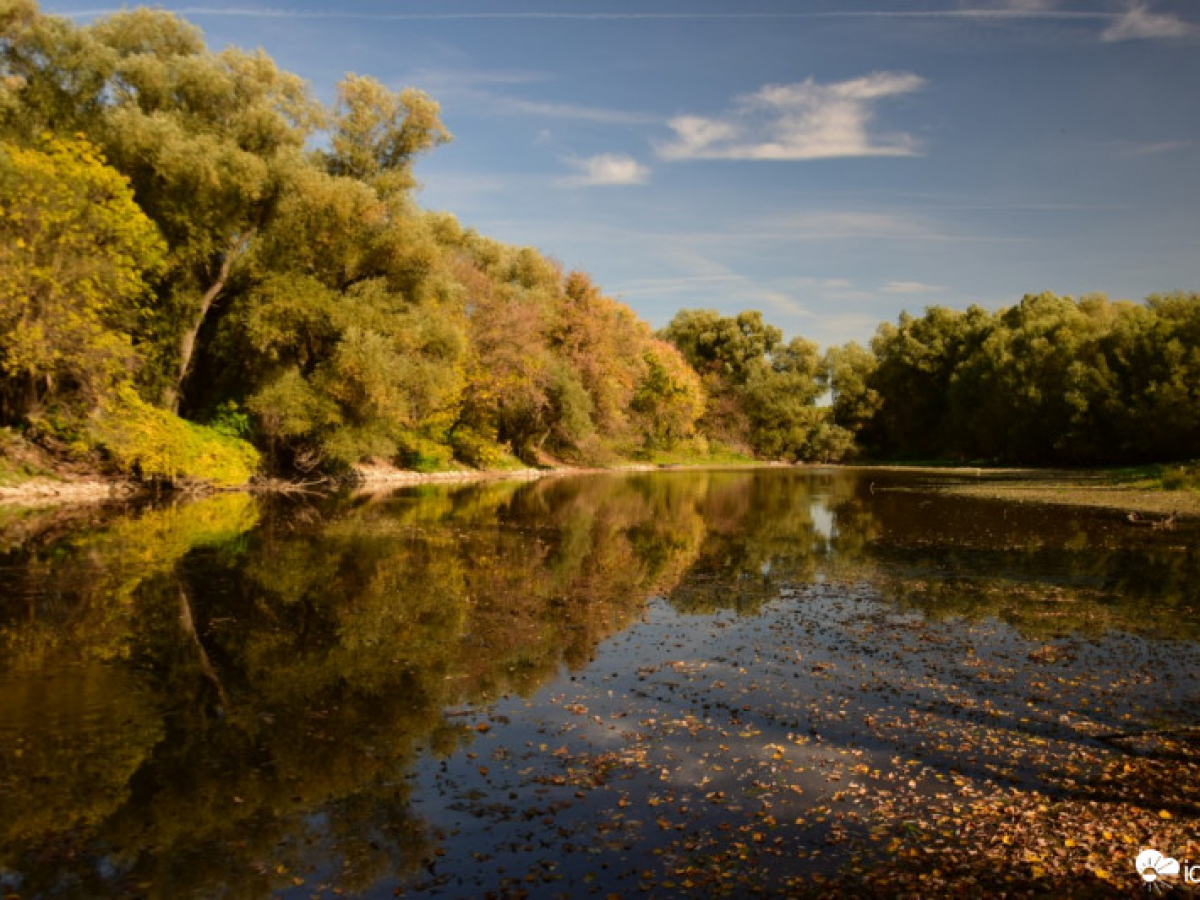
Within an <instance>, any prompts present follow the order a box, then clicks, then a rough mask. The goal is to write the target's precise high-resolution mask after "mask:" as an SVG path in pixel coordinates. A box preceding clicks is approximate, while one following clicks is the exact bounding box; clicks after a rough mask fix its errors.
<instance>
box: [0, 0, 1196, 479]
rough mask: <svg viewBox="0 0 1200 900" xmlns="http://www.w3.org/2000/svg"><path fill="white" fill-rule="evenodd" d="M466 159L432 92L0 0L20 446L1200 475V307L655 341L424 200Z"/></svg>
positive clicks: (162, 465) (405, 460)
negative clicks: (452, 161) (866, 340)
mask: <svg viewBox="0 0 1200 900" xmlns="http://www.w3.org/2000/svg"><path fill="white" fill-rule="evenodd" d="M448 140H450V134H449V132H448V131H447V130H446V128H445V126H444V124H443V123H442V121H441V114H440V108H439V106H438V103H437V102H436V101H435V100H434V99H433V98H431V97H429V96H428V95H426V94H424V93H423V92H421V91H419V90H417V89H414V88H407V89H404V90H400V91H396V90H392V89H390V88H388V87H385V86H384V85H382V84H380V83H379V82H378V81H376V80H374V79H372V78H370V77H369V76H365V75H359V74H347V75H346V76H345V77H344V78H343V80H342V81H341V82H340V84H338V85H337V91H336V99H335V100H334V102H333V103H331V104H323V103H321V102H319V101H318V100H317V99H316V97H315V95H314V93H313V91H312V90H311V89H310V87H309V86H308V85H307V84H306V83H305V82H304V81H303V80H302V79H300V78H299V77H297V76H296V75H294V74H292V73H290V72H287V71H284V70H282V69H280V68H279V67H278V66H277V65H276V64H275V62H274V61H273V60H272V59H271V58H270V57H269V56H267V55H266V54H265V53H264V52H262V51H253V52H250V51H244V50H238V49H234V48H229V49H225V50H220V51H213V50H211V49H209V48H208V46H207V45H206V43H205V40H204V36H203V34H202V33H201V32H200V30H199V29H197V28H196V27H195V26H194V25H192V24H190V23H188V22H187V21H185V20H184V19H182V18H180V17H179V16H176V15H173V14H171V13H168V12H165V11H162V10H151V9H144V8H138V9H132V10H125V11H122V12H119V13H115V14H113V15H109V16H105V17H101V18H98V19H96V20H95V21H93V22H91V23H89V24H83V25H77V24H74V23H73V22H71V21H69V20H67V19H63V18H58V17H55V16H49V15H44V14H42V13H41V12H40V10H39V9H38V7H37V5H36V3H35V2H33V0H0V426H3V427H18V428H23V429H26V430H28V431H29V432H30V433H31V434H32V435H33V436H34V437H35V438H37V437H38V436H41V437H43V438H47V439H51V440H52V442H54V443H55V445H56V446H60V447H61V446H63V444H64V441H65V443H66V444H67V445H69V446H70V447H73V448H76V449H77V450H79V452H83V453H93V452H99V453H101V454H102V455H104V456H107V458H108V459H109V461H110V462H111V463H112V464H113V465H115V466H116V467H117V468H124V469H126V470H129V469H131V468H133V469H134V470H135V471H137V472H139V473H140V474H142V475H143V476H146V477H163V478H167V479H171V478H175V477H178V476H179V475H180V474H183V475H187V472H188V467H189V466H190V465H192V463H185V462H181V460H202V459H213V458H216V457H214V456H213V454H216V455H217V456H220V457H221V459H222V462H221V464H220V465H219V466H217V468H219V469H220V470H221V471H223V472H226V473H227V475H226V478H227V479H233V478H235V477H236V476H235V475H234V474H233V473H239V472H243V471H245V470H246V467H247V465H250V464H251V463H252V461H253V460H255V459H257V457H256V456H255V455H254V453H253V451H251V450H250V449H249V448H248V447H239V446H237V442H238V441H249V442H251V443H253V444H254V445H255V446H256V447H257V448H258V450H260V451H262V452H263V458H264V459H265V460H266V462H267V464H268V465H270V466H271V467H272V468H273V469H274V470H276V471H279V472H284V473H286V472H296V471H300V472H309V471H327V472H328V471H336V470H339V469H345V468H346V467H349V466H354V465H356V464H360V463H364V462H369V461H376V460H384V461H391V462H395V463H398V464H400V465H404V466H415V467H418V468H442V467H445V466H447V465H452V464H454V463H456V462H457V463H462V464H466V465H471V466H484V467H491V466H497V465H505V464H514V465H515V464H517V461H518V460H521V461H524V462H525V463H537V462H552V461H554V460H567V461H577V462H592V463H594V462H604V461H607V460H613V459H619V458H628V457H630V456H634V455H641V456H647V455H653V454H660V453H662V452H664V451H666V452H671V451H679V452H681V453H685V454H691V455H692V456H700V457H703V455H704V454H705V453H708V452H710V451H712V450H714V449H719V448H721V447H725V448H732V449H734V450H735V451H739V452H741V453H744V454H748V455H755V456H758V457H763V458H772V459H786V460H837V459H841V458H845V457H848V456H851V455H854V454H859V455H864V456H867V457H871V458H880V459H883V458H912V459H916V458H925V459H933V458H950V459H968V458H969V459H981V460H1002V461H1020V462H1038V463H1042V462H1044V463H1093V462H1107V461H1140V460H1151V459H1171V458H1185V457H1193V456H1200V394H1198V392H1200V387H1198V385H1200V302H1198V301H1197V295H1195V294H1183V293H1180V294H1172V295H1166V296H1156V297H1151V298H1149V299H1148V300H1147V301H1146V302H1145V303H1143V304H1135V303H1129V302H1110V301H1108V300H1107V299H1105V298H1103V297H1099V296H1095V297H1085V298H1082V299H1080V300H1074V299H1071V298H1066V297H1056V296H1054V295H1051V294H1038V295H1030V296H1027V297H1025V298H1024V299H1023V300H1021V302H1020V303H1018V304H1016V305H1014V306H1013V307H1011V308H1008V309H1003V310H998V311H994V312H992V311H988V310H985V309H982V308H980V307H977V306H972V307H970V308H968V309H966V310H954V309H948V308H942V307H932V308H930V309H928V310H926V311H925V312H924V313H923V314H922V315H920V316H913V315H909V314H907V313H905V314H903V315H901V316H900V318H899V320H898V322H897V323H895V324H891V323H885V324H883V325H881V326H880V327H879V330H878V332H877V333H876V335H875V338H874V339H873V340H872V341H871V346H870V348H864V347H862V346H859V345H857V344H849V345H846V346H845V347H833V348H830V349H828V350H827V351H826V352H825V353H824V355H822V354H821V353H820V351H819V349H818V347H817V346H816V345H815V344H814V343H812V342H811V341H808V340H806V339H804V338H803V337H798V336H792V337H790V338H787V339H785V335H784V334H783V332H782V331H781V330H780V329H779V328H777V327H775V326H774V325H771V324H769V323H767V322H766V321H764V319H763V316H762V314H761V313H759V312H756V311H753V310H747V311H743V312H740V313H737V314H736V315H723V314H721V313H718V312H716V311H713V310H704V309H694V310H683V311H681V312H679V313H678V314H677V315H676V316H675V317H674V319H673V320H672V321H671V322H670V323H669V324H668V325H667V326H666V328H664V329H662V330H661V332H659V333H657V334H656V333H654V332H653V330H652V329H651V328H650V326H649V325H648V324H647V323H646V322H644V321H642V320H640V319H639V318H638V317H637V316H636V315H635V314H634V313H633V311H632V310H630V309H629V308H628V307H627V306H625V305H623V304H622V303H620V302H618V301H616V300H614V299H613V298H611V297H608V296H606V295H605V294H604V292H603V290H602V289H601V288H600V287H599V286H598V285H596V284H595V283H594V282H593V281H592V279H591V278H590V277H589V276H588V275H587V274H586V273H584V272H581V271H564V270H563V268H562V267H561V266H560V265H559V264H557V263H556V262H555V261H553V260H551V259H549V258H547V257H546V256H545V255H544V254H543V253H541V252H539V251H537V250H535V249H533V248H529V247H516V246H510V245H506V244H503V243H500V242H497V241H494V240H491V239H489V238H487V237H486V236H483V235H481V234H478V233H477V232H475V231H474V230H472V229H470V228H464V227H463V226H462V225H460V224H459V223H458V222H457V221H456V220H455V219H454V218H453V217H452V216H450V215H448V214H446V213H440V212H434V211H429V210H425V209H422V208H421V207H420V206H419V205H418V204H417V203H416V200H415V198H414V188H415V187H416V185H417V180H416V176H415V173H414V166H415V164H416V162H417V160H418V159H419V158H420V157H421V155H422V154H424V153H427V152H430V151H433V150H434V149H436V148H437V147H438V146H439V145H441V144H443V143H445V142H446V141H448ZM175 414H182V415H183V416H186V417H187V418H188V419H189V420H191V422H192V423H193V425H194V426H195V427H189V428H184V427H176V424H175V423H174V422H173V420H172V418H171V417H172V416H173V415H175ZM204 426H212V427H211V428H209V429H208V430H204ZM197 429H200V430H197ZM151 434H152V435H153V440H150V439H149V438H147V440H148V442H149V444H150V445H153V448H154V449H153V451H152V452H151V451H149V450H147V451H146V452H137V450H136V448H134V447H133V446H132V443H136V441H137V436H138V435H151ZM131 442H132V443H131ZM231 442H233V443H231ZM176 443H181V445H182V446H174V444H176ZM195 464H196V465H199V463H195ZM151 473H157V474H151Z"/></svg>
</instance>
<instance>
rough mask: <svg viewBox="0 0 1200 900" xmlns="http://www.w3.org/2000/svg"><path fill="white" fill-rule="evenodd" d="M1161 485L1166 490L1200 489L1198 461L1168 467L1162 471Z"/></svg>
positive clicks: (1199, 466) (1199, 464) (1199, 465)
mask: <svg viewBox="0 0 1200 900" xmlns="http://www.w3.org/2000/svg"><path fill="white" fill-rule="evenodd" d="M1162 486H1163V488H1164V489H1165V490H1168V491H1200V463H1192V464H1191V465H1184V466H1175V467H1173V468H1171V469H1168V470H1167V471H1166V472H1164V473H1163V476H1162Z"/></svg>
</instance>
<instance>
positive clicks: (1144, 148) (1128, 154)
mask: <svg viewBox="0 0 1200 900" xmlns="http://www.w3.org/2000/svg"><path fill="white" fill-rule="evenodd" d="M1113 143H1114V145H1115V146H1116V151H1117V155H1118V156H1120V157H1122V158H1124V159H1137V158H1139V157H1143V156H1161V155H1163V154H1164V153H1174V152H1175V151H1176V150H1183V149H1184V148H1186V147H1190V146H1191V144H1190V143H1189V142H1188V141H1142V142H1139V141H1114V142H1113Z"/></svg>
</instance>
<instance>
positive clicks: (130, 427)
mask: <svg viewBox="0 0 1200 900" xmlns="http://www.w3.org/2000/svg"><path fill="white" fill-rule="evenodd" d="M88 434H89V437H90V439H91V441H92V443H93V444H95V445H96V446H97V447H99V448H100V449H101V450H103V451H104V452H105V453H106V454H107V456H108V457H109V459H111V460H112V462H113V463H114V464H115V465H116V467H117V468H118V469H119V470H120V471H122V472H124V473H126V474H128V475H132V476H134V477H136V478H140V479H144V480H146V481H164V482H168V483H177V482H186V481H194V482H206V483H210V484H214V485H218V486H223V487H231V486H235V485H240V484H245V483H246V482H248V481H249V480H250V479H251V478H252V477H253V476H254V473H255V472H256V471H257V470H258V467H259V462H260V459H259V455H258V451H257V450H255V449H254V448H253V447H252V446H250V445H249V444H247V443H246V442H245V441H243V440H240V439H238V438H236V437H231V436H229V435H226V434H221V433H220V432H218V431H215V430H214V429H212V428H206V427H205V426H203V425H197V424H195V423H193V422H188V421H185V420H184V419H181V418H179V417H178V416H176V415H174V414H173V413H170V412H167V411H166V410H163V409H158V408H156V407H153V406H150V405H149V404H147V403H146V402H145V401H144V400H142V398H141V397H139V396H138V394H137V392H136V391H135V390H134V389H133V388H132V387H131V386H129V385H126V386H124V387H122V388H121V389H119V390H118V391H117V393H116V395H115V396H114V397H113V398H112V399H110V400H108V401H107V402H105V403H104V405H103V406H101V408H100V409H99V411H98V412H97V413H96V414H95V415H93V416H92V418H91V420H90V421H89V424H88Z"/></svg>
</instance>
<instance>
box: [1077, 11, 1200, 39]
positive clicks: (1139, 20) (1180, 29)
mask: <svg viewBox="0 0 1200 900" xmlns="http://www.w3.org/2000/svg"><path fill="white" fill-rule="evenodd" d="M1195 33H1196V28H1195V26H1194V25H1191V24H1190V23H1188V22H1185V21H1184V20H1183V19H1180V18H1177V17H1175V16H1172V15H1168V14H1165V13H1156V12H1151V11H1150V10H1149V9H1147V8H1146V6H1145V4H1143V3H1132V4H1130V7H1129V9H1128V11H1127V12H1126V13H1125V14H1124V15H1123V16H1121V17H1120V18H1119V19H1117V21H1115V22H1113V23H1112V24H1111V25H1109V26H1108V28H1106V29H1104V33H1103V34H1102V35H1100V38H1101V40H1103V41H1106V42H1109V43H1112V42H1114V41H1131V40H1139V39H1156V38H1168V39H1169V38H1184V37H1190V36H1191V35H1193V34H1195Z"/></svg>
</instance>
